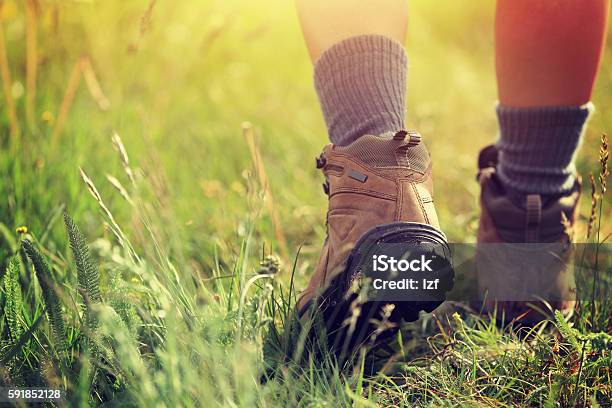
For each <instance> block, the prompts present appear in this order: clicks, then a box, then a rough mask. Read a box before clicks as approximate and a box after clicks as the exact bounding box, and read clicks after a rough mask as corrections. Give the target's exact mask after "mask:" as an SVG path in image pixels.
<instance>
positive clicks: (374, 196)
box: [298, 131, 450, 349]
mask: <svg viewBox="0 0 612 408" xmlns="http://www.w3.org/2000/svg"><path fill="white" fill-rule="evenodd" d="M419 143H421V137H420V135H419V134H418V133H416V132H411V131H410V132H407V131H400V132H398V133H396V134H395V135H394V136H393V137H391V136H389V137H384V136H371V135H366V136H363V137H361V138H359V139H357V140H356V141H355V142H353V143H352V144H350V145H348V146H335V145H328V146H326V147H325V148H324V150H323V152H322V153H321V155H320V157H319V158H317V168H319V169H322V171H323V173H324V174H325V178H326V181H325V183H324V185H323V188H324V191H325V193H326V194H327V195H328V196H329V208H328V211H327V238H326V240H325V243H324V245H323V250H322V253H321V257H320V259H319V262H318V265H317V268H316V270H315V273H314V275H313V276H312V278H311V280H310V283H309V285H308V288H307V289H306V290H305V291H304V292H303V293H302V295H301V298H300V300H299V302H298V306H299V310H300V312H299V314H300V316H303V315H304V314H305V313H306V312H307V311H308V310H318V311H321V312H323V318H324V321H325V325H326V326H327V332H328V334H329V333H338V332H339V331H342V330H341V329H340V327H341V326H343V325H344V324H345V320H346V319H347V318H348V317H350V316H355V313H354V311H352V310H351V303H352V302H353V301H354V300H355V297H356V296H353V297H351V296H348V294H349V293H350V292H351V288H352V286H353V284H354V282H355V281H356V280H358V279H360V278H361V276H360V274H361V270H360V268H361V265H359V262H357V261H356V259H358V258H359V256H361V255H362V254H366V253H368V252H367V251H368V250H369V249H371V248H372V246H373V245H375V244H380V243H395V244H398V243H399V244H400V245H401V244H404V243H411V242H416V243H419V242H431V243H434V244H440V245H446V238H445V236H444V234H443V233H442V232H441V231H440V230H439V224H438V217H437V215H436V211H435V208H434V203H433V184H432V177H431V164H430V163H429V158H428V157H427V155H426V154H425V155H424V156H425V157H423V154H422V153H421V154H419V155H417V154H416V153H417V152H416V151H415V150H414V148H415V146H417V145H418V144H419ZM421 152H422V150H421ZM368 254H369V253H368ZM358 255H359V256H358ZM447 256H448V257H450V251H448V254H447ZM370 258H371V257H370ZM400 303H402V304H401V305H399V304H395V305H394V306H393V307H391V308H389V307H387V308H384V306H385V305H387V304H388V303H382V302H368V303H367V304H363V305H361V306H360V311H359V313H358V316H357V324H356V327H357V329H355V328H354V329H355V330H354V331H355V332H360V333H361V334H360V336H357V337H356V338H353V339H352V340H351V345H350V347H349V348H352V347H353V346H355V345H356V344H357V343H359V342H362V341H364V339H367V338H368V336H369V335H370V334H372V332H373V331H374V329H373V327H368V326H371V324H370V320H371V319H370V318H375V319H376V318H380V317H379V316H378V315H379V312H380V311H381V310H382V309H383V308H384V309H385V310H386V311H387V318H388V319H389V320H390V321H394V322H397V321H399V320H400V319H402V318H403V319H404V320H415V319H416V318H417V317H418V312H419V311H420V310H426V311H431V310H433V309H434V308H435V307H437V306H438V305H439V304H440V303H441V301H436V302H400ZM353 306H354V304H353ZM389 313H390V315H389ZM344 334H346V333H344ZM328 337H329V338H328V342H329V343H330V344H329V346H330V348H332V349H333V348H334V345H333V344H331V343H336V346H337V347H338V346H339V345H338V343H341V342H344V340H345V337H342V336H336V335H333V334H332V335H330V336H328ZM340 337H342V340H339V338H340ZM345 348H346V347H345Z"/></svg>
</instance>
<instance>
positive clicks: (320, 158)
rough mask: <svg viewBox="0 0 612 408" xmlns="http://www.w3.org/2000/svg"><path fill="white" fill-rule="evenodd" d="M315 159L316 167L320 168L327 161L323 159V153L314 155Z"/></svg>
mask: <svg viewBox="0 0 612 408" xmlns="http://www.w3.org/2000/svg"><path fill="white" fill-rule="evenodd" d="M315 160H316V166H317V169H322V168H323V167H325V164H326V163H327V160H326V159H325V156H323V154H321V155H320V156H319V157H316V158H315Z"/></svg>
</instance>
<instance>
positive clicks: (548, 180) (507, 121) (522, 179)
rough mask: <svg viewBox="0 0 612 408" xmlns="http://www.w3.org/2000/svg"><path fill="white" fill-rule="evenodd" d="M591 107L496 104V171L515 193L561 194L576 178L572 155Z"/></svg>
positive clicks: (570, 186) (570, 187)
mask: <svg viewBox="0 0 612 408" xmlns="http://www.w3.org/2000/svg"><path fill="white" fill-rule="evenodd" d="M592 110H593V105H592V104H591V103H588V104H586V105H583V106H569V107H550V108H549V107H545V108H511V107H504V106H498V107H497V117H498V120H499V127H500V138H499V141H498V142H497V147H498V149H499V152H500V155H499V166H498V173H499V177H500V179H501V181H502V183H503V184H504V185H505V186H506V187H509V188H510V189H512V190H515V191H516V192H519V193H536V194H538V193H539V194H563V193H566V192H568V191H570V190H571V189H572V187H573V186H574V183H575V180H576V167H575V165H574V156H575V153H576V150H577V149H578V146H579V144H580V140H581V136H582V133H583V130H584V128H585V123H586V121H587V119H588V117H589V115H590V113H591V111H592Z"/></svg>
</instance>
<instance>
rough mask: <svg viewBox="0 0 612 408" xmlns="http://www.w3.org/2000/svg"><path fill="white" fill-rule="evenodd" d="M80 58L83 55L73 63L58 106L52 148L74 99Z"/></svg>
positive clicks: (77, 84) (52, 135)
mask: <svg viewBox="0 0 612 408" xmlns="http://www.w3.org/2000/svg"><path fill="white" fill-rule="evenodd" d="M82 58H83V57H81V58H79V60H78V61H77V62H76V63H75V64H74V67H73V68H72V72H71V73H70V79H68V86H67V87H66V91H65V92H64V98H63V99H62V105H61V106H60V111H59V114H58V115H57V122H55V127H54V128H53V133H52V134H51V146H52V148H55V147H57V143H58V141H59V136H60V134H61V133H62V130H63V129H64V124H65V123H66V118H67V117H68V113H69V112H70V108H71V107H72V102H73V101H74V96H75V94H76V91H77V89H78V87H79V82H80V81H81V61H82Z"/></svg>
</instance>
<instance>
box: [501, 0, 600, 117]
mask: <svg viewBox="0 0 612 408" xmlns="http://www.w3.org/2000/svg"><path fill="white" fill-rule="evenodd" d="M608 5H609V2H608V0H563V1H555V0H498V1H497V15H496V19H495V48H496V53H495V56H496V67H497V83H498V88H499V99H500V102H501V104H502V105H504V106H511V107H534V106H576V105H582V104H584V103H586V102H588V101H589V100H590V98H591V92H592V90H593V84H594V82H595V75H596V73H597V69H598V66H599V62H600V60H601V54H602V50H603V44H604V36H605V32H606V18H607V14H608Z"/></svg>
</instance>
